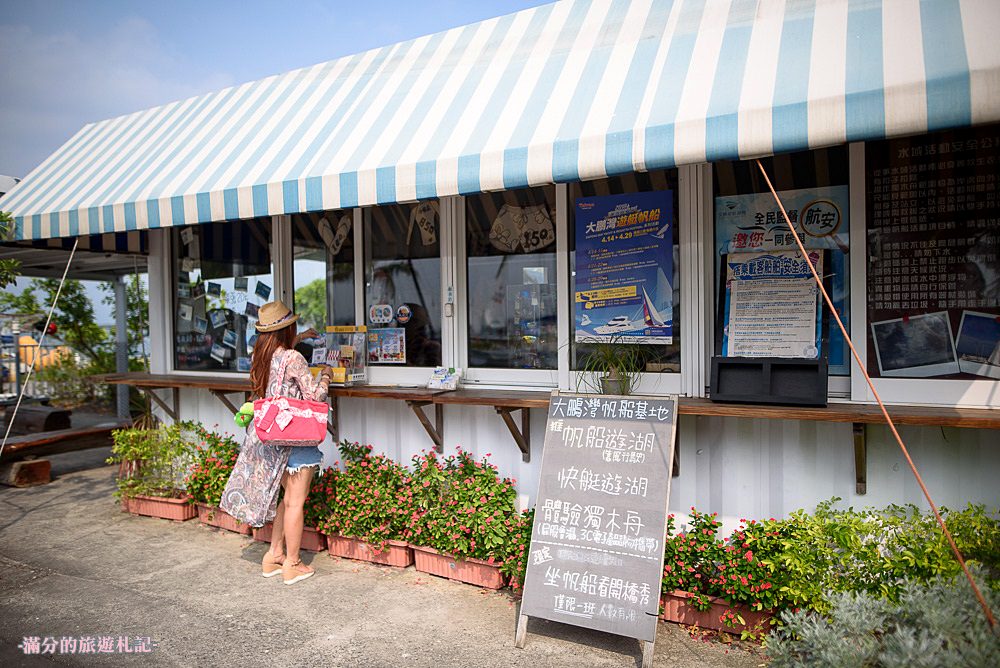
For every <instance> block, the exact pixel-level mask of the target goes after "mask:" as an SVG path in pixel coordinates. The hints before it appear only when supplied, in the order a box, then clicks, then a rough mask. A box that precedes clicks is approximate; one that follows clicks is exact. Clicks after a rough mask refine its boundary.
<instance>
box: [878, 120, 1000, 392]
mask: <svg viewBox="0 0 1000 668" xmlns="http://www.w3.org/2000/svg"><path fill="white" fill-rule="evenodd" d="M998 148H1000V132H998V130H997V126H996V125H987V126H982V127H976V128H962V129H958V130H948V131H944V132H936V133H934V134H930V135H919V136H915V137H902V138H899V139H891V140H887V141H882V142H870V143H869V144H867V145H866V146H865V175H866V180H867V183H866V188H865V191H866V192H867V193H868V197H867V198H866V199H865V202H866V206H867V214H868V215H867V223H868V258H867V262H866V267H867V271H868V323H869V329H870V331H869V333H868V334H869V335H868V372H869V373H870V374H871V375H872V376H882V377H887V378H946V379H954V380H980V381H982V380H991V379H992V380H1000V198H998V197H997V189H998V186H1000V156H998Z"/></svg>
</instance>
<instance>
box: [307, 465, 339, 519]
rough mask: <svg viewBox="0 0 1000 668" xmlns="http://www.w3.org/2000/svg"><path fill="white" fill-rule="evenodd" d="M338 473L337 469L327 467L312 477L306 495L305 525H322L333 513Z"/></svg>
mask: <svg viewBox="0 0 1000 668" xmlns="http://www.w3.org/2000/svg"><path fill="white" fill-rule="evenodd" d="M339 473H340V471H338V470H337V469H335V468H333V467H329V468H326V469H323V471H321V472H320V474H319V475H317V476H314V477H313V481H312V486H311V487H310V488H309V496H307V497H306V505H305V523H306V526H310V527H319V526H322V525H323V524H324V523H325V522H326V521H327V519H328V518H329V517H330V516H331V515H332V514H333V513H334V510H335V507H336V506H335V504H336V489H337V484H338V475H339Z"/></svg>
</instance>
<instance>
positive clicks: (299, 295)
mask: <svg viewBox="0 0 1000 668" xmlns="http://www.w3.org/2000/svg"><path fill="white" fill-rule="evenodd" d="M295 312H296V313H297V314H298V316H299V321H300V322H301V324H302V326H303V327H312V328H313V329H316V330H317V331H323V328H324V327H326V280H324V279H322V278H317V279H316V280H315V281H312V282H310V283H306V284H305V285H303V286H302V287H301V288H299V289H298V290H296V291H295Z"/></svg>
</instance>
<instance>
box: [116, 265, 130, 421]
mask: <svg viewBox="0 0 1000 668" xmlns="http://www.w3.org/2000/svg"><path fill="white" fill-rule="evenodd" d="M115 370H116V371H117V372H118V373H126V372H128V295H127V294H126V293H125V277H124V276H119V277H117V278H116V279H115ZM115 389H116V392H117V400H118V401H117V406H118V417H120V418H128V416H129V410H128V385H118V387H117V388H115Z"/></svg>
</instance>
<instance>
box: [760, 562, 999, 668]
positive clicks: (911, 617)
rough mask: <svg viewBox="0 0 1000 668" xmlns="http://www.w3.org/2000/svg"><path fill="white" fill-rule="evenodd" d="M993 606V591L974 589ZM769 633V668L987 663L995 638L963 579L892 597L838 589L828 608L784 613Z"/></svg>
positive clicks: (911, 587) (909, 586) (912, 586)
mask: <svg viewBox="0 0 1000 668" xmlns="http://www.w3.org/2000/svg"><path fill="white" fill-rule="evenodd" d="M981 589H983V590H984V594H985V595H986V596H987V602H988V603H989V604H990V605H991V607H992V608H993V609H994V610H996V609H997V606H998V603H1000V596H997V595H996V593H995V592H993V591H991V590H990V589H988V588H985V587H981ZM782 621H783V622H784V628H783V629H781V630H780V631H778V632H777V633H775V634H773V635H772V636H771V639H770V641H769V643H768V648H767V653H768V655H769V657H770V659H771V665H772V666H773V667H774V668H797V667H799V666H803V667H804V666H810V667H817V666H818V667H821V668H822V667H824V666H829V667H830V668H835V667H836V668H839V667H840V666H870V667H872V668H896V667H897V666H898V667H900V668H902V667H904V666H906V667H911V666H915V667H920V666H928V667H930V666H983V667H984V668H985V667H986V666H994V665H996V660H997V657H998V656H1000V635H997V634H996V633H994V632H993V631H991V629H990V628H989V624H988V623H987V621H986V617H985V616H984V615H983V610H982V608H980V606H979V603H978V602H977V600H976V598H975V596H974V595H973V593H972V588H971V587H970V586H969V584H968V582H967V581H966V580H965V577H964V576H961V575H959V576H955V577H948V578H936V579H934V580H933V581H932V582H931V583H929V584H923V583H918V582H913V581H907V582H906V583H904V584H903V585H902V586H901V587H900V591H899V600H898V601H890V600H888V599H884V598H880V597H878V596H875V595H872V594H870V593H867V592H840V593H837V594H834V595H833V596H832V597H831V598H830V607H829V613H828V614H826V615H820V614H816V613H812V612H808V611H805V610H800V611H798V612H785V613H784V614H783V615H782Z"/></svg>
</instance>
